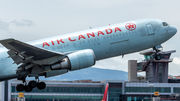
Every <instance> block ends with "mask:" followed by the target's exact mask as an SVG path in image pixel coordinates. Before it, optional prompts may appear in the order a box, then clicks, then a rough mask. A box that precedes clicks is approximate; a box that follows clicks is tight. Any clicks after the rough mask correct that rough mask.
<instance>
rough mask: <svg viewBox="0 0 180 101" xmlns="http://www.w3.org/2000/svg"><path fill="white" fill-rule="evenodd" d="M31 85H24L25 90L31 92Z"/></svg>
mask: <svg viewBox="0 0 180 101" xmlns="http://www.w3.org/2000/svg"><path fill="white" fill-rule="evenodd" d="M32 89H33V88H32V87H30V86H25V91H26V92H31V91H32Z"/></svg>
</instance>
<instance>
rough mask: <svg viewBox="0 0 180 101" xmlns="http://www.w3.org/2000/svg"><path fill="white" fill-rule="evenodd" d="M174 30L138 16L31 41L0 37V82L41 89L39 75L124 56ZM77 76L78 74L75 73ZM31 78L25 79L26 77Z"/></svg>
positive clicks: (157, 42)
mask: <svg viewBox="0 0 180 101" xmlns="http://www.w3.org/2000/svg"><path fill="white" fill-rule="evenodd" d="M176 32H177V29H176V28H175V27H174V26H172V25H169V24H168V23H166V22H164V21H162V20H158V19H140V20H134V21H128V22H123V23H118V24H113V25H107V26H104V27H99V28H92V29H89V30H85V31H80V32H75V33H70V34H64V35H59V36H55V37H50V38H45V39H40V40H36V41H31V42H27V43H25V42H22V41H19V40H15V39H13V38H10V39H4V40H0V43H1V44H2V45H3V47H1V48H0V81H4V80H9V79H14V78H17V79H18V80H22V84H18V85H17V86H16V90H17V91H24V90H25V91H26V92H31V91H32V89H33V88H35V87H37V88H38V89H40V90H41V89H44V88H45V87H46V84H45V83H44V82H40V80H39V76H45V77H46V78H48V77H52V76H57V75H61V74H64V73H67V72H68V71H74V70H79V69H83V68H87V67H91V66H93V65H95V63H96V61H98V60H102V59H106V58H110V57H115V56H120V55H122V56H124V55H125V54H130V53H134V52H138V51H142V50H145V49H149V48H153V49H154V50H155V51H156V57H155V59H161V57H160V56H159V55H158V49H157V48H156V46H159V45H161V44H162V43H164V42H166V41H167V40H169V39H170V38H171V37H172V36H174V35H175V34H176ZM77 75H78V74H77ZM27 76H28V77H35V80H32V81H29V82H28V83H27V82H26V77H27Z"/></svg>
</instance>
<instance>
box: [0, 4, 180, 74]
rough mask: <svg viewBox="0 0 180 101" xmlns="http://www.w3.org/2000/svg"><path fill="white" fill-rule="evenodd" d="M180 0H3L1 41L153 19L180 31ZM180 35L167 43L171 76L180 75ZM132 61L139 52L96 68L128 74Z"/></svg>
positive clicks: (41, 36) (54, 34)
mask: <svg viewBox="0 0 180 101" xmlns="http://www.w3.org/2000/svg"><path fill="white" fill-rule="evenodd" d="M179 4H180V1H179V0H133V1H132V0H29V1H27V0H0V39H5V38H15V39H18V40H21V41H24V42H28V41H32V40H38V39H41V38H47V37H51V36H56V35H60V34H66V33H71V32H76V31H81V30H86V29H89V26H91V27H92V28H95V27H100V26H105V25H108V24H116V23H120V22H125V21H130V20H135V19H144V18H153V19H161V20H164V21H166V22H168V23H169V24H172V25H173V26H175V27H176V28H177V29H178V30H179V29H180V24H179V23H180V6H179ZM179 39H180V35H179V32H178V33H177V34H176V35H175V36H174V37H173V38H171V39H170V40H169V41H167V42H166V43H164V44H163V45H162V46H163V47H164V50H176V51H177V52H176V53H174V54H173V55H172V58H174V61H173V62H172V63H170V68H169V74H171V75H180V45H179V43H180V40H179ZM130 59H137V60H138V61H141V60H142V59H143V56H140V55H139V53H134V54H129V55H125V56H124V58H122V57H121V56H118V57H114V58H110V59H106V60H102V61H99V62H97V64H96V65H95V67H98V68H108V69H116V70H123V71H127V68H128V66H127V62H128V60H130Z"/></svg>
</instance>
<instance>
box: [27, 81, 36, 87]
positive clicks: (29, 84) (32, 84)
mask: <svg viewBox="0 0 180 101" xmlns="http://www.w3.org/2000/svg"><path fill="white" fill-rule="evenodd" d="M28 86H29V87H31V88H35V87H36V86H37V83H36V81H30V82H29V83H28Z"/></svg>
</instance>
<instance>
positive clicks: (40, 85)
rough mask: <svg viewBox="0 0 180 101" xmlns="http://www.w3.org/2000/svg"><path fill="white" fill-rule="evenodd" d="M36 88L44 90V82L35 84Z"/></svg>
mask: <svg viewBox="0 0 180 101" xmlns="http://www.w3.org/2000/svg"><path fill="white" fill-rule="evenodd" d="M37 88H38V89H39V90H42V89H44V88H46V84H45V83H44V82H39V83H37Z"/></svg>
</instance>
